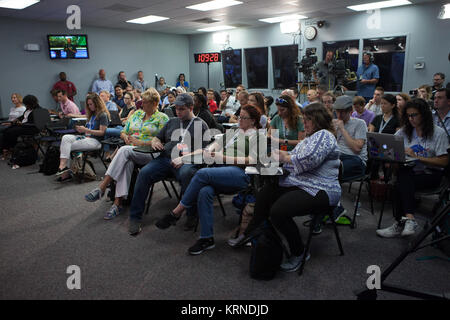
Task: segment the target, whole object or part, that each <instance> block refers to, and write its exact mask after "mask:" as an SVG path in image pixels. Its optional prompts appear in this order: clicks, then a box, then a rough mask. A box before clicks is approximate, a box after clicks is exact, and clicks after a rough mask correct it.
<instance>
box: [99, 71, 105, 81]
mask: <svg viewBox="0 0 450 320" xmlns="http://www.w3.org/2000/svg"><path fill="white" fill-rule="evenodd" d="M98 76H99V77H100V79H102V80H105V77H106V72H105V70H104V69H100V70H99V71H98Z"/></svg>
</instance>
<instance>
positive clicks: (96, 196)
mask: <svg viewBox="0 0 450 320" xmlns="http://www.w3.org/2000/svg"><path fill="white" fill-rule="evenodd" d="M104 194H105V193H104V192H102V190H100V188H95V189H94V190H92V191H91V192H89V193H88V194H87V195H85V196H84V199H86V201H89V202H95V201H97V200H100V198H101V197H103V195H104Z"/></svg>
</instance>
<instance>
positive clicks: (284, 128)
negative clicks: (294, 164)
mask: <svg viewBox="0 0 450 320" xmlns="http://www.w3.org/2000/svg"><path fill="white" fill-rule="evenodd" d="M281 128H282V129H283V137H284V138H285V139H287V133H288V128H287V127H286V125H285V124H284V120H283V119H281Z"/></svg>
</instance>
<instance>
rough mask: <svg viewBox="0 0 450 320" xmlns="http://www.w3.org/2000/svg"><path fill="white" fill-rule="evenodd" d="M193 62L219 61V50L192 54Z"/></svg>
mask: <svg viewBox="0 0 450 320" xmlns="http://www.w3.org/2000/svg"><path fill="white" fill-rule="evenodd" d="M194 61H195V63H211V62H220V61H221V56H220V53H219V52H212V53H195V54H194Z"/></svg>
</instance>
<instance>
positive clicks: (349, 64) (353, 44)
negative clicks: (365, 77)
mask: <svg viewBox="0 0 450 320" xmlns="http://www.w3.org/2000/svg"><path fill="white" fill-rule="evenodd" d="M322 45H323V51H322V53H323V57H322V59H323V60H325V55H326V54H327V51H333V52H334V57H335V58H336V59H344V61H345V69H346V72H345V75H343V73H341V74H342V76H341V77H338V78H337V82H336V84H340V83H339V82H341V81H342V82H341V84H343V85H344V86H345V87H346V88H347V89H349V90H356V81H355V80H356V71H357V70H358V57H359V40H346V41H327V42H324V43H323V44H322ZM353 73H354V74H353Z"/></svg>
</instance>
